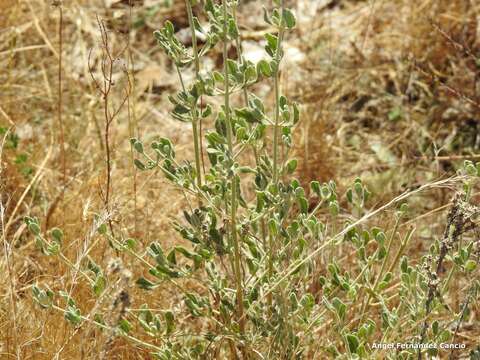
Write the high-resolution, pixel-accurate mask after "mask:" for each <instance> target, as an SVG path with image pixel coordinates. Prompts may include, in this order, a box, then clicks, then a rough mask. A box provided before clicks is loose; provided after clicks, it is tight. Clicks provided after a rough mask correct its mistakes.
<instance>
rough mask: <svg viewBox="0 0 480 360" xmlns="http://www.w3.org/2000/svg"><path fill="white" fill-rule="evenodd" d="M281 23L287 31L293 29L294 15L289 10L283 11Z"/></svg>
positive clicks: (294, 23)
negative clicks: (283, 23) (282, 22)
mask: <svg viewBox="0 0 480 360" xmlns="http://www.w3.org/2000/svg"><path fill="white" fill-rule="evenodd" d="M283 21H284V22H285V25H286V26H287V28H288V29H293V28H294V27H295V25H296V23H297V21H296V19H295V15H293V13H292V11H291V10H290V9H283Z"/></svg>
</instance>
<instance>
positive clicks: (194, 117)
mask: <svg viewBox="0 0 480 360" xmlns="http://www.w3.org/2000/svg"><path fill="white" fill-rule="evenodd" d="M185 4H186V6H187V14H188V24H189V26H190V32H191V34H192V48H193V57H194V63H195V79H198V76H199V73H200V60H199V58H198V47H197V35H196V33H195V26H194V24H193V11H192V4H191V3H190V0H185ZM198 122H199V121H198V113H197V102H196V101H195V104H194V105H193V111H192V131H193V147H194V149H195V169H196V171H197V185H198V187H201V186H202V173H201V167H200V157H201V156H200V141H201V139H200V137H199V134H198Z"/></svg>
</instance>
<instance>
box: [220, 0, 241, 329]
mask: <svg viewBox="0 0 480 360" xmlns="http://www.w3.org/2000/svg"><path fill="white" fill-rule="evenodd" d="M227 16H228V11H227V0H223V71H224V76H225V94H224V105H225V119H226V123H227V142H228V151H229V153H230V156H231V157H232V160H233V131H232V123H231V121H232V119H231V117H230V87H229V82H228V66H227V60H228V51H227V50H228V34H227V31H228V30H227ZM231 176H232V182H231V192H232V195H231V196H232V197H231V204H230V218H231V219H230V222H231V223H230V232H231V234H230V235H231V240H232V244H233V248H234V259H233V262H234V263H233V268H234V273H235V280H236V287H237V312H238V314H237V316H238V319H239V326H240V333H241V334H243V333H244V331H245V319H244V316H243V313H244V309H243V289H242V273H241V267H240V246H239V244H238V236H237V219H236V218H237V181H236V177H235V174H232V175H231Z"/></svg>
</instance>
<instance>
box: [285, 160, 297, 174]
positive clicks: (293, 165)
mask: <svg viewBox="0 0 480 360" xmlns="http://www.w3.org/2000/svg"><path fill="white" fill-rule="evenodd" d="M297 164H298V162H297V160H296V159H292V160H290V161H289V162H288V163H287V172H288V173H289V174H293V173H294V171H295V170H296V169H297Z"/></svg>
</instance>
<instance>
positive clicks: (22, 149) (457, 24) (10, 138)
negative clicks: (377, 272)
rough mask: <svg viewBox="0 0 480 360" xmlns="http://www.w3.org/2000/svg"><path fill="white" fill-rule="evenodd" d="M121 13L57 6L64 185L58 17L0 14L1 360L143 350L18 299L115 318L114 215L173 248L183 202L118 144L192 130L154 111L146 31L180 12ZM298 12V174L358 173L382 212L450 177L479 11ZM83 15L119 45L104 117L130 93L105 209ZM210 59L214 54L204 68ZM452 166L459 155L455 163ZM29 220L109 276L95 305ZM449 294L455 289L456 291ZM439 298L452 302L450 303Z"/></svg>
mask: <svg viewBox="0 0 480 360" xmlns="http://www.w3.org/2000/svg"><path fill="white" fill-rule="evenodd" d="M133 2H134V3H135V4H136V3H137V2H136V1H133ZM125 3H128V2H126V1H123V2H122V1H118V2H117V1H106V2H103V1H94V0H79V1H72V2H65V3H64V5H63V29H62V33H63V52H62V74H63V77H62V89H63V91H62V107H61V109H60V110H61V113H62V120H63V124H64V129H65V131H64V140H65V159H66V171H65V179H64V178H63V174H62V167H61V162H62V152H61V146H60V138H61V133H60V128H59V126H58V119H57V115H56V114H57V110H58V104H59V96H58V92H57V89H58V85H59V84H58V80H59V79H58V66H59V58H60V57H59V50H58V49H59V36H58V34H59V33H58V31H59V28H58V26H59V8H58V7H55V6H52V5H51V4H50V3H49V2H44V1H39V0H25V1H18V2H15V1H14V0H12V1H8V0H6V1H3V2H2V4H1V8H2V11H1V12H0V69H1V70H0V125H1V127H2V129H4V133H3V135H2V139H1V141H0V144H1V147H0V149H1V152H0V160H1V163H0V196H1V197H0V206H1V207H0V210H1V213H0V215H1V224H2V257H1V258H0V273H1V274H2V275H1V276H0V289H1V292H0V293H1V294H2V295H1V297H0V358H5V359H9V358H18V359H30V358H32V359H52V358H66V359H80V358H92V359H93V358H98V356H99V354H104V355H105V356H106V358H109V359H117V358H118V359H137V358H139V359H140V358H149V357H148V355H147V353H146V352H145V351H144V350H141V349H140V348H139V347H136V346H135V345H134V344H132V343H129V342H127V341H125V340H121V339H120V340H119V339H117V338H115V337H113V336H112V334H109V333H108V332H103V333H102V332H100V331H99V330H98V329H96V328H94V327H93V326H91V325H89V324H86V325H84V326H82V327H80V328H76V329H75V328H72V327H71V326H69V325H68V324H67V323H66V322H65V321H64V319H63V315H62V314H61V313H59V312H55V311H48V312H46V311H41V310H40V309H39V308H38V307H37V306H36V305H35V304H34V303H33V302H32V299H31V295H30V294H31V291H30V287H31V286H32V284H34V283H40V284H49V286H51V287H52V289H54V290H60V289H69V292H70V293H71V294H73V295H74V298H75V299H76V300H77V303H78V304H79V306H80V308H81V309H82V312H83V313H85V314H89V315H91V316H93V315H94V314H95V312H96V311H98V310H99V309H110V311H111V312H112V313H113V314H115V313H119V312H121V311H122V305H121V304H122V301H123V303H124V306H128V307H129V308H130V309H136V308H138V307H139V306H140V304H141V303H140V301H143V300H141V296H139V294H140V292H142V290H138V289H137V288H136V287H135V286H134V285H133V282H134V279H136V278H137V277H138V276H140V275H141V274H142V273H143V271H144V270H143V268H142V266H141V264H139V263H138V261H136V259H134V258H133V259H132V258H131V257H128V256H125V257H124V255H120V256H117V254H115V252H114V251H112V250H111V248H110V247H109V246H108V244H106V243H105V242H104V240H103V238H101V237H99V236H98V235H97V234H96V232H95V230H96V226H97V222H96V221H95V220H94V219H95V216H100V217H102V218H106V217H108V218H111V219H112V221H113V222H114V226H115V228H117V229H121V234H122V235H123V236H125V237H134V238H136V239H139V241H140V246H143V245H146V244H148V243H149V242H150V241H152V240H157V241H159V242H161V243H162V244H164V245H165V246H167V247H168V245H171V244H173V243H174V242H175V241H177V240H176V235H175V233H174V232H173V230H172V229H171V228H170V227H169V226H168V224H169V221H170V220H169V218H170V217H174V216H175V215H177V214H178V213H180V212H181V209H182V207H184V206H186V203H185V201H184V199H183V198H182V195H181V193H178V192H177V191H175V190H174V189H172V188H170V187H169V185H168V184H167V182H165V181H164V180H163V179H162V176H159V174H147V175H145V174H143V173H137V172H136V171H135V170H134V168H133V166H132V161H131V160H132V156H131V154H130V147H129V143H128V139H129V138H130V137H131V136H132V135H135V136H138V137H141V138H143V139H145V140H147V141H148V140H150V139H151V138H153V137H155V136H157V135H159V134H161V135H162V136H166V137H170V138H172V140H173V142H175V143H177V144H181V145H180V146H179V147H178V150H179V151H180V156H181V157H185V158H188V157H190V155H191V154H192V149H191V146H190V144H191V139H190V135H189V134H190V131H189V125H188V124H179V123H177V122H174V121H173V120H172V119H171V118H170V117H169V115H168V105H167V103H168V102H167V101H166V96H167V95H168V94H169V92H170V91H171V90H172V89H174V88H176V87H177V84H176V82H175V81H174V80H172V78H173V75H172V71H173V70H172V69H171V66H170V64H169V63H168V62H167V60H166V59H165V58H164V57H163V56H162V55H160V52H159V50H158V48H157V47H156V46H155V44H154V40H153V37H152V36H151V33H152V30H154V29H156V28H157V27H159V26H160V24H161V23H163V21H164V20H165V19H167V18H169V19H173V21H174V24H175V26H176V27H178V28H181V27H184V26H185V25H186V23H187V20H186V16H185V11H184V8H183V6H181V5H177V2H175V5H174V6H173V7H171V8H168V7H164V6H162V4H163V3H164V1H160V0H158V1H156V0H147V1H145V2H144V3H143V2H142V3H143V5H141V6H140V5H136V6H135V7H133V8H132V9H131V10H130V9H129V8H128V6H125ZM304 3H306V4H307V5H306V6H307V9H310V8H309V6H312V8H313V5H312V4H311V3H315V5H316V7H317V12H318V16H316V17H315V18H311V17H309V16H307V17H305V18H304V19H303V20H302V21H301V23H300V27H299V29H298V30H297V33H296V35H297V36H298V38H296V39H294V38H292V39H290V41H289V45H290V46H291V47H292V48H294V49H300V50H301V52H302V54H303V56H304V59H302V60H299V62H297V63H295V64H294V65H295V66H292V67H289V71H288V72H285V73H284V74H283V75H282V77H283V84H284V85H283V86H284V87H285V89H286V92H287V93H288V94H289V95H292V96H294V97H296V98H297V99H298V100H300V101H301V102H302V103H303V104H304V114H305V115H304V118H303V120H302V123H301V124H300V126H299V131H298V134H299V136H298V137H299V139H298V140H299V144H300V145H298V147H297V148H296V154H297V155H298V156H299V157H300V158H301V161H300V165H301V167H300V171H299V173H298V175H299V177H301V178H302V180H303V181H305V182H308V181H310V180H312V179H318V178H320V179H321V180H324V181H325V180H328V179H329V178H332V177H334V178H336V179H337V180H338V181H339V183H340V184H341V185H342V184H343V185H344V184H347V183H349V182H350V181H351V180H352V178H354V177H356V176H362V177H364V178H366V179H367V183H368V184H369V185H370V188H371V189H374V191H375V192H376V194H377V195H378V201H379V202H380V203H382V202H384V201H386V200H387V199H390V198H392V197H393V195H394V194H398V193H399V192H401V191H403V190H405V189H407V188H411V187H415V186H417V185H419V184H422V183H424V182H427V181H430V180H431V179H434V178H438V177H440V176H443V175H445V174H452V173H454V171H455V167H456V166H457V165H458V163H459V162H461V159H462V158H463V157H465V158H468V157H475V156H477V155H476V154H477V152H478V149H479V147H480V134H479V126H478V118H479V115H480V112H479V109H480V105H479V103H480V95H479V94H478V79H477V78H478V74H479V72H478V69H479V68H478V66H479V65H478V59H477V58H475V56H474V54H477V53H478V51H479V50H480V42H479V36H478V34H479V32H480V30H479V29H477V25H478V20H479V16H480V15H479V14H480V5H479V4H477V3H476V2H474V1H473V0H455V1H451V0H425V1H421V2H414V1H411V0H396V1H386V0H385V1H381V0H378V1H370V2H364V1H341V0H340V1H330V2H328V1H325V2H323V1H320V2H319V3H320V5H319V4H317V3H316V2H313V1H311V2H309V1H304V2H302V1H299V2H298V7H299V8H298V11H299V12H300V11H304V12H305V13H306V14H307V15H308V10H305V4H304ZM324 3H325V4H327V5H325V7H324V6H323V5H322V4H324ZM328 4H331V6H329V5H328ZM302 6H303V8H302ZM256 7H257V5H256V4H255V3H254V2H249V3H247V4H245V8H243V10H242V13H241V14H240V16H241V19H240V22H242V23H244V24H246V26H247V27H248V31H249V38H248V39H246V41H251V42H252V46H255V42H256V41H258V39H259V38H260V36H261V34H262V31H263V30H264V28H263V27H262V26H261V25H259V24H261V19H258V22H257V21H256V20H255V19H252V18H253V17H251V16H249V14H250V13H251V11H252V9H254V8H256ZM302 9H303V10H302ZM96 15H98V16H99V17H100V18H101V19H104V20H105V21H106V25H107V27H108V29H109V30H110V32H109V37H110V40H109V41H110V44H111V45H112V48H113V49H114V50H115V51H116V52H120V51H122V49H125V50H124V51H123V52H122V56H121V58H120V59H119V60H118V61H116V62H115V65H114V69H113V78H114V79H115V86H114V89H113V96H112V97H111V98H112V104H111V106H113V107H118V106H119V102H120V99H121V98H122V93H123V91H124V89H125V88H128V87H129V86H130V89H131V93H130V96H129V98H128V102H127V103H126V104H125V105H124V106H123V108H122V110H121V111H120V112H119V114H118V117H117V118H116V119H115V121H114V122H113V124H112V129H111V134H112V138H111V142H112V151H113V155H112V186H111V201H110V204H111V205H110V207H109V210H110V212H109V213H106V212H105V206H104V200H105V190H106V188H105V183H106V174H105V142H104V139H103V136H102V134H103V122H104V116H103V108H102V106H103V105H102V98H101V96H100V95H99V92H98V89H96V88H95V86H94V83H93V82H92V78H91V74H90V72H91V71H90V70H89V62H88V59H89V57H90V63H91V64H92V65H93V66H92V68H94V70H92V71H93V73H94V75H95V76H96V77H97V78H99V76H101V74H100V72H99V68H98V64H99V63H100V61H101V58H100V57H101V45H100V33H99V29H98V24H97V21H96ZM90 52H91V55H89V54H90ZM129 54H131V56H129ZM216 57H218V54H212V63H213V64H215V62H217V61H218V59H217V58H216ZM95 65H97V66H96V67H95ZM129 79H130V83H129ZM268 90H269V89H265V92H268ZM47 156H48V158H47ZM452 156H457V158H453V161H452ZM44 160H47V161H46V162H45V161H44ZM157 175H158V176H157ZM449 198H450V192H449V190H448V189H445V190H444V189H440V190H436V191H434V192H432V193H431V194H430V195H429V197H428V201H425V200H426V199H425V198H423V199H420V200H419V201H417V202H413V203H412V204H411V205H412V206H413V207H414V208H415V211H416V213H418V214H423V213H425V212H427V211H431V210H433V209H435V208H436V207H439V206H441V205H443V204H445V203H446V202H447V201H448V199H449ZM433 214H435V215H438V213H433ZM27 215H29V216H37V217H39V218H40V219H41V220H42V223H43V225H44V226H46V227H48V228H52V227H54V226H61V227H62V228H63V229H64V231H65V246H64V249H65V251H64V252H65V255H66V256H67V257H68V258H69V259H71V261H72V262H73V263H75V264H76V265H77V266H78V265H80V263H83V262H84V261H85V259H86V257H87V255H88V256H90V257H92V258H94V259H96V261H97V262H99V263H101V264H102V266H104V268H105V269H106V271H110V272H111V273H112V274H116V275H115V276H114V278H115V279H116V281H112V282H111V283H110V284H109V291H106V292H105V295H104V296H102V297H101V298H98V299H96V301H92V300H91V299H92V296H91V293H90V290H89V289H87V288H86V287H85V286H83V285H81V283H80V282H79V281H78V277H79V274H78V272H75V271H72V269H71V267H68V266H64V265H61V264H59V263H58V262H57V261H56V260H55V259H53V258H49V257H45V256H42V255H41V254H40V253H39V252H38V251H37V250H36V249H35V244H34V242H33V239H32V237H31V236H29V235H28V232H27V230H26V226H25V225H24V224H23V222H22V218H23V217H24V216H27ZM44 219H48V223H45V221H44ZM424 219H425V220H426V221H425V222H422V224H424V225H422V227H421V228H420V229H419V230H420V231H419V234H420V235H418V236H417V237H416V239H415V243H414V244H413V245H412V249H411V253H412V254H414V253H415V251H417V250H419V249H421V248H424V247H427V246H428V245H422V242H424V241H426V240H427V239H429V238H430V237H431V236H432V235H433V234H435V233H438V232H439V231H441V230H442V219H441V218H440V217H439V216H436V217H426V218H424ZM45 230H47V229H45ZM117 263H118V264H120V265H118V264H117ZM109 264H110V265H109ZM115 264H117V265H115ZM126 269H134V270H133V273H129V272H128V271H127V270H126ZM185 286H197V285H196V284H193V283H187V284H185ZM456 286H458V289H459V291H460V289H461V288H462V284H457V285H456ZM125 293H126V294H128V304H127V303H126V300H125V295H124V294H125ZM155 294H156V296H155V298H151V299H149V304H148V305H149V306H150V307H151V308H153V309H163V308H165V307H166V306H170V304H171V303H172V301H173V302H174V299H175V297H176V296H177V294H176V292H175V289H174V288H171V287H169V286H167V285H165V286H163V288H162V289H160V290H159V291H158V292H156V293H155ZM118 299H123V300H122V301H120V302H119V300H118ZM451 301H452V302H453V303H455V304H457V305H458V304H459V303H460V301H461V296H458V297H457V298H455V299H451ZM119 304H120V305H119ZM479 311H480V309H479V306H478V304H476V305H475V306H474V311H472V313H471V315H470V319H469V321H468V324H469V326H470V327H469V328H467V329H465V330H463V331H462V332H461V336H462V337H463V339H465V340H466V341H468V342H469V343H470V344H472V346H473V345H479V343H478V336H479V334H480V326H479V318H478V316H479V313H480V312H479ZM112 318H113V319H115V316H112ZM185 320H187V319H185ZM198 326H199V327H201V326H202V324H198Z"/></svg>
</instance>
